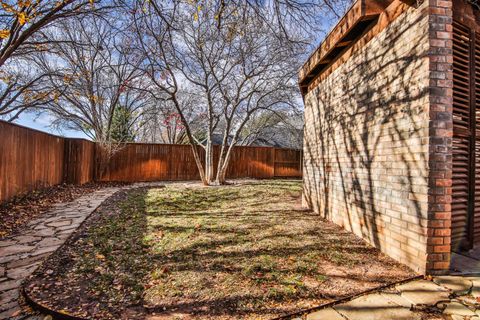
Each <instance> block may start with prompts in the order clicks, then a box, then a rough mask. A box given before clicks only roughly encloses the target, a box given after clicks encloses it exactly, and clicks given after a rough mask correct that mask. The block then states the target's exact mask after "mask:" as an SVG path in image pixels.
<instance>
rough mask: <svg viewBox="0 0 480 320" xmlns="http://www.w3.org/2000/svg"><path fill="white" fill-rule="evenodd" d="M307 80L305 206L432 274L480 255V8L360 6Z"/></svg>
mask: <svg viewBox="0 0 480 320" xmlns="http://www.w3.org/2000/svg"><path fill="white" fill-rule="evenodd" d="M299 81H300V87H301V90H302V93H303V97H304V101H305V133H304V202H305V204H306V205H308V206H309V207H311V208H313V209H314V210H315V211H317V212H319V213H320V214H321V215H322V216H323V217H325V218H327V219H329V220H332V221H334V222H335V223H338V224H340V225H342V226H344V227H345V228H346V229H348V230H351V231H353V232H355V233H356V234H358V235H360V236H361V237H363V238H364V239H366V240H367V241H369V242H370V243H372V244H374V245H375V246H377V247H378V248H380V249H381V250H382V251H383V252H385V253H386V254H388V255H390V256H391V257H393V258H395V259H397V260H398V261H401V262H403V263H405V264H406V265H408V266H410V267H412V268H413V269H414V270H416V271H419V272H422V273H424V272H427V273H445V272H447V271H448V270H449V266H450V258H451V253H452V252H458V251H462V250H469V249H471V248H472V247H474V246H475V245H480V10H478V9H477V5H476V4H475V3H471V2H466V0H454V1H453V2H452V1H449V0H424V1H423V2H422V1H418V2H411V1H410V2H407V1H400V0H358V1H357V2H356V3H355V4H354V5H353V6H352V8H351V9H350V10H349V11H348V12H347V13H346V15H345V16H344V17H343V18H342V19H341V20H340V21H339V23H338V24H337V25H336V27H335V28H334V29H333V30H332V31H331V32H330V34H329V35H328V36H327V37H326V39H325V41H324V42H323V43H322V44H321V45H320V46H319V48H318V49H317V50H316V51H315V52H314V53H313V54H312V55H311V56H310V58H309V59H308V61H307V62H306V63H305V65H304V66H303V68H302V69H301V71H300V80H299ZM477 128H478V129H477ZM476 179H477V180H478V181H479V182H478V183H476Z"/></svg>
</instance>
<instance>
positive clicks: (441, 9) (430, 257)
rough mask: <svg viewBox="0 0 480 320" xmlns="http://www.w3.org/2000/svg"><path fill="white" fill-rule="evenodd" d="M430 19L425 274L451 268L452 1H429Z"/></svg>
mask: <svg viewBox="0 0 480 320" xmlns="http://www.w3.org/2000/svg"><path fill="white" fill-rule="evenodd" d="M428 1H429V6H428V15H429V43H430V48H429V61H430V90H429V91H430V94H429V97H430V104H429V116H430V122H429V133H430V138H429V161H428V163H429V181H428V185H429V188H428V189H429V192H428V203H429V205H428V226H427V228H428V239H427V272H428V273H431V274H441V273H446V272H448V269H449V266H450V250H451V248H450V233H451V231H450V227H451V202H452V136H453V122H452V121H453V120H452V112H453V53H452V52H453V50H452V46H453V43H452V1H448V0H447V1H443V0H428Z"/></svg>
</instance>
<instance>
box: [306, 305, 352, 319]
mask: <svg viewBox="0 0 480 320" xmlns="http://www.w3.org/2000/svg"><path fill="white" fill-rule="evenodd" d="M306 319H307V320H326V319H328V320H345V318H344V317H342V316H341V315H340V314H339V313H338V312H337V311H335V310H334V309H333V308H326V309H322V310H318V311H315V312H313V313H310V314H308V315H307V318H306Z"/></svg>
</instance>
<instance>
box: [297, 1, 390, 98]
mask: <svg viewBox="0 0 480 320" xmlns="http://www.w3.org/2000/svg"><path fill="white" fill-rule="evenodd" d="M391 2H392V0H357V1H356V2H355V3H354V4H353V5H352V7H351V8H350V10H348V12H347V13H346V14H345V15H344V16H343V18H342V19H340V21H339V22H338V23H337V25H336V26H335V27H334V28H333V29H332V31H331V32H330V33H329V34H328V36H327V37H326V38H325V40H324V41H323V42H322V43H321V44H320V46H319V47H318V48H317V49H316V50H315V51H314V52H313V53H312V55H311V56H310V57H309V58H308V60H307V62H306V63H305V64H304V65H303V67H302V68H301V69H300V72H299V85H300V89H301V91H302V93H303V94H305V93H306V91H307V88H308V84H309V83H310V82H311V81H312V80H313V79H314V78H315V77H316V76H317V75H318V74H320V73H321V72H322V70H324V69H325V68H326V67H327V66H328V65H329V64H330V63H332V62H333V61H334V60H335V59H336V58H337V57H338V56H339V55H340V54H341V52H342V51H344V50H345V49H346V48H347V47H349V46H350V45H351V44H352V43H353V42H354V41H355V40H356V39H357V38H358V37H359V36H360V35H361V34H363V33H364V32H365V30H367V29H368V28H369V26H370V25H372V22H374V21H376V20H377V19H378V17H379V16H380V14H381V13H382V12H383V11H384V10H385V9H386V8H387V7H388V6H389V4H390V3H391Z"/></svg>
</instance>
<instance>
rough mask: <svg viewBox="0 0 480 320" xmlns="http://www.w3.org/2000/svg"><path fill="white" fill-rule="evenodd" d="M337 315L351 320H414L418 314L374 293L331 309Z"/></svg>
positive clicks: (418, 317)
mask: <svg viewBox="0 0 480 320" xmlns="http://www.w3.org/2000/svg"><path fill="white" fill-rule="evenodd" d="M333 308H334V309H335V310H336V311H337V312H338V313H340V314H342V315H343V316H344V317H346V318H347V319H352V320H388V319H392V320H393V319H396V320H403V319H405V320H407V319H408V320H415V319H420V316H419V315H418V314H415V313H413V312H412V311H410V310H409V309H408V308H405V307H402V306H400V305H398V304H396V303H394V302H393V301H392V300H390V299H389V298H388V297H386V296H384V295H382V294H380V293H374V294H369V295H365V296H361V297H359V298H357V299H354V300H352V301H349V302H347V303H344V304H340V305H337V306H334V307H333Z"/></svg>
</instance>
